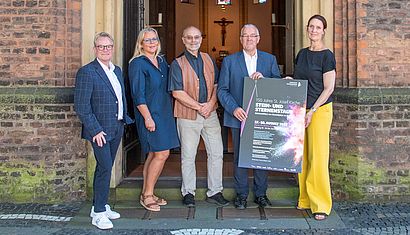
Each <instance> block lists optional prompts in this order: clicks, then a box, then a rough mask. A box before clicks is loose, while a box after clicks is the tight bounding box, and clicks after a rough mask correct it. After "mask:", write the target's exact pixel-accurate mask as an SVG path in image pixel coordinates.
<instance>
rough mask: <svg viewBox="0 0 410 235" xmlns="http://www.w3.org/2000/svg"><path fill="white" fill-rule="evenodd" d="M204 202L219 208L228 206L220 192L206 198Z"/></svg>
mask: <svg viewBox="0 0 410 235" xmlns="http://www.w3.org/2000/svg"><path fill="white" fill-rule="evenodd" d="M206 201H207V202H209V203H214V204H217V205H219V206H227V205H229V201H228V200H226V199H225V198H224V196H223V195H222V193H221V192H219V193H217V194H214V195H213V196H210V197H206Z"/></svg>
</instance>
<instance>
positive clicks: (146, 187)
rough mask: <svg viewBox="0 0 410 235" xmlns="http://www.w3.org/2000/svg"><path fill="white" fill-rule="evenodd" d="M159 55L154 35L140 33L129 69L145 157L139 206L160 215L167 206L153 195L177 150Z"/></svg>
mask: <svg viewBox="0 0 410 235" xmlns="http://www.w3.org/2000/svg"><path fill="white" fill-rule="evenodd" d="M160 51H161V42H160V40H159V37H158V33H157V31H156V30H155V29H153V28H146V29H143V30H142V31H141V32H140V33H139V35H138V39H137V42H136V45H135V52H134V56H133V58H132V59H131V60H130V64H129V69H128V73H129V79H130V86H131V95H132V100H133V103H134V110H135V120H136V125H137V131H138V136H139V139H140V142H141V149H142V154H143V155H144V156H146V157H147V158H146V160H145V163H144V169H143V178H144V183H143V187H142V191H141V197H140V204H141V205H142V206H143V207H145V208H146V209H147V210H150V211H159V210H160V206H161V205H166V204H167V201H166V200H165V199H163V198H159V197H157V196H156V195H155V194H154V187H155V184H156V182H157V180H158V177H159V176H160V174H161V172H162V169H163V167H164V164H165V162H166V160H167V158H168V156H169V150H170V149H172V148H176V147H179V140H178V135H177V129H176V125H175V119H174V117H173V113H172V97H171V94H170V93H169V92H168V91H167V85H168V84H167V81H168V67H169V66H168V64H167V62H166V60H165V58H164V57H163V56H161V55H159V53H160Z"/></svg>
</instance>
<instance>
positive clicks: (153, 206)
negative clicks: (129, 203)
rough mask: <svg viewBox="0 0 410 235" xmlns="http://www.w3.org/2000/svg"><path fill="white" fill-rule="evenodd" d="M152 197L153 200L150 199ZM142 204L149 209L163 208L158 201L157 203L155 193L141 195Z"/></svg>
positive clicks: (157, 209) (158, 209)
mask: <svg viewBox="0 0 410 235" xmlns="http://www.w3.org/2000/svg"><path fill="white" fill-rule="evenodd" d="M150 198H151V200H149V199H150ZM141 199H142V200H141ZM150 201H152V202H150ZM140 204H141V205H142V206H143V207H144V208H145V209H147V210H149V211H160V209H161V207H160V206H159V205H158V203H156V201H155V198H154V195H141V198H140Z"/></svg>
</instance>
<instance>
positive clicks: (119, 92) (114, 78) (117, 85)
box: [97, 58, 124, 120]
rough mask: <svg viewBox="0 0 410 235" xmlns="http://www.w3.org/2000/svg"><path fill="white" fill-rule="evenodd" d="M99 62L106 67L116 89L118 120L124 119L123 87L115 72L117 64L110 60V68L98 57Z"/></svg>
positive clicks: (106, 71) (105, 69)
mask: <svg viewBox="0 0 410 235" xmlns="http://www.w3.org/2000/svg"><path fill="white" fill-rule="evenodd" d="M97 61H98V63H100V65H101V67H102V68H103V69H104V72H105V74H106V75H107V77H108V79H109V80H110V83H111V86H112V88H113V89H114V92H115V96H117V104H118V115H117V116H118V120H122V119H123V116H122V115H123V113H124V107H123V104H122V89H121V84H120V82H119V81H118V78H117V75H115V73H114V69H115V66H114V64H113V63H111V62H110V67H109V68H108V67H107V66H106V65H105V64H103V63H102V62H101V61H100V60H99V59H98V58H97Z"/></svg>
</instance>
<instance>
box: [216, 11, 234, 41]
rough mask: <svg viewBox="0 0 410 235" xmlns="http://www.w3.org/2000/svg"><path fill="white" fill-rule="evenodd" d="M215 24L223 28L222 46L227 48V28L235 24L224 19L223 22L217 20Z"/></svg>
mask: <svg viewBox="0 0 410 235" xmlns="http://www.w3.org/2000/svg"><path fill="white" fill-rule="evenodd" d="M214 23H215V24H218V25H219V26H221V35H222V46H225V35H226V26H228V25H229V24H233V21H228V20H226V19H225V17H224V18H222V19H221V20H215V21H214Z"/></svg>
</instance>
